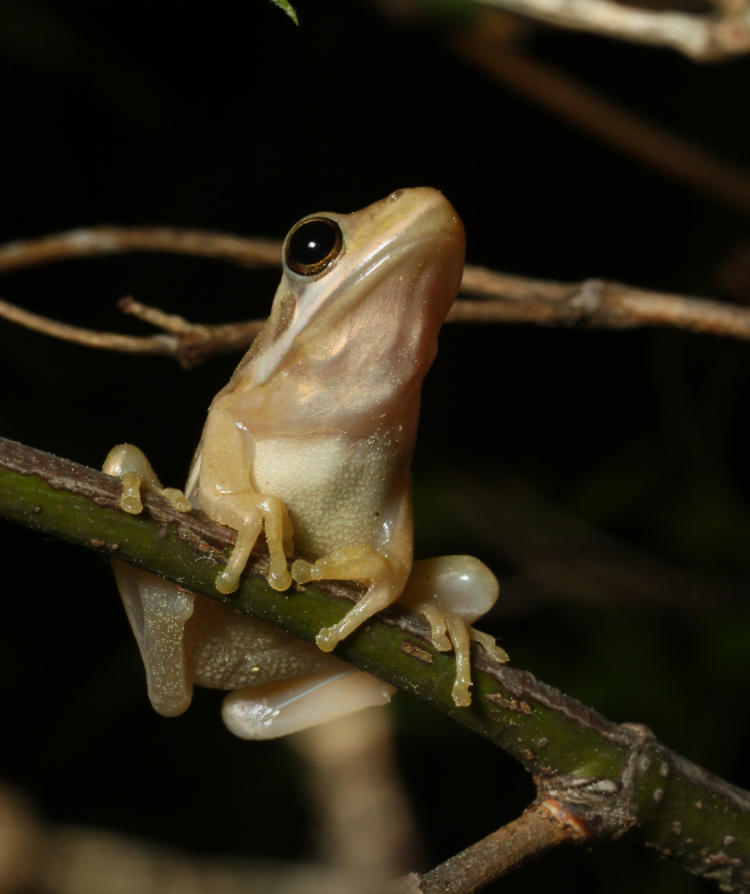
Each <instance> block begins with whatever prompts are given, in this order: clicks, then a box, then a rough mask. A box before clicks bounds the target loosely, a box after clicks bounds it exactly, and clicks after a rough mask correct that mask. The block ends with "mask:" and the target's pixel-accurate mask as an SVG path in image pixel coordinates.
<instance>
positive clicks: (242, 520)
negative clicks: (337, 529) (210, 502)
mask: <svg viewBox="0 0 750 894" xmlns="http://www.w3.org/2000/svg"><path fill="white" fill-rule="evenodd" d="M235 499H237V497H236V495H235ZM242 509H243V514H242V516H240V517H239V518H238V513H237V512H234V513H232V512H229V511H228V512H224V511H222V510H223V507H221V506H220V505H219V507H218V511H216V512H215V513H214V517H215V518H216V520H217V521H219V522H221V523H222V524H225V525H229V526H230V527H233V528H236V529H237V540H236V542H235V545H234V547H233V548H232V552H231V553H230V554H229V559H228V560H227V564H226V566H225V567H224V568H223V569H222V570H221V571H220V572H219V573H218V575H217V576H216V581H215V586H216V589H217V590H218V591H219V592H220V593H224V594H225V595H228V594H230V593H234V591H235V590H236V589H237V587H239V585H240V577H241V575H242V572H243V571H244V570H245V565H247V561H248V559H249V558H250V553H251V552H252V550H253V547H254V546H255V542H256V540H257V539H258V536H259V535H260V531H261V528H264V529H265V534H266V543H267V544H268V557H269V569H268V575H267V580H268V583H269V584H270V585H271V586H272V587H273V589H274V590H278V591H283V590H288V589H289V587H290V586H291V585H292V576H291V574H290V573H289V570H288V568H287V563H286V556H287V553H290V552H291V551H292V523H291V521H290V519H289V514H288V513H287V511H286V506H284V503H283V502H282V501H281V500H280V499H279V498H278V497H274V496H270V495H268V494H255V493H251V494H247V495H245V496H244V499H243V505H242Z"/></svg>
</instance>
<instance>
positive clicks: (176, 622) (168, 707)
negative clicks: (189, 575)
mask: <svg viewBox="0 0 750 894" xmlns="http://www.w3.org/2000/svg"><path fill="white" fill-rule="evenodd" d="M112 570H113V571H114V573H115V580H116V581H117V588H118V589H119V591H120V596H121V597H122V601H123V604H124V605H125V611H126V612H127V615H128V620H129V621H130V626H131V627H132V628H133V633H134V634H135V638H136V641H137V643H138V648H139V650H140V653H141V658H142V659H143V664H144V666H145V668H146V682H147V686H148V697H149V699H150V701H151V704H152V705H153V707H154V710H156V711H158V713H159V714H163V715H164V716H165V717H176V716H177V715H178V714H182V712H183V711H185V710H187V708H188V707H189V706H190V701H191V699H192V696H193V684H192V680H191V679H190V676H189V673H188V668H187V662H186V655H185V641H184V632H185V624H186V623H187V621H188V619H189V618H190V616H191V615H192V614H193V603H194V600H195V594H194V593H190V592H189V591H187V590H183V589H182V588H181V587H178V586H177V585H176V584H172V583H169V581H166V580H164V578H162V577H158V576H157V575H155V574H151V573H150V572H148V571H142V570H140V569H137V568H133V567H131V566H130V565H126V564H124V563H123V562H117V561H113V562H112Z"/></svg>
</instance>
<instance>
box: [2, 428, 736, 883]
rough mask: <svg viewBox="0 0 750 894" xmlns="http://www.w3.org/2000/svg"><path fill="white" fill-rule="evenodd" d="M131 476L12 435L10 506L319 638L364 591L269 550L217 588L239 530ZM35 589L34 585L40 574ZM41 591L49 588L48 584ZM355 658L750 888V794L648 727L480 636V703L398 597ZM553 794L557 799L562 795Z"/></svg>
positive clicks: (37, 522)
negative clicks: (279, 585) (282, 583)
mask: <svg viewBox="0 0 750 894" xmlns="http://www.w3.org/2000/svg"><path fill="white" fill-rule="evenodd" d="M120 494H121V483H120V482H119V481H118V480H117V479H115V478H111V477H109V476H107V475H103V474H102V473H100V472H95V471H94V470H93V469H87V468H85V467H82V466H78V465H76V464H75V463H72V462H69V461H67V460H62V459H59V458H58V457H54V456H51V455H50V454H45V453H42V452H41V451H37V450H33V449H32V448H30V447H25V446H24V445H21V444H16V443H14V442H12V441H8V440H6V439H0V515H2V516H4V517H7V518H9V519H12V520H15V521H18V522H19V523H21V524H24V525H26V526H28V527H30V528H32V529H35V530H38V531H43V532H45V533H47V534H51V535H53V536H57V537H62V538H64V539H66V540H68V541H71V542H74V543H78V544H80V545H82V546H86V547H87V548H89V549H92V550H95V551H96V552H97V553H99V554H100V555H104V556H107V557H116V558H119V559H121V560H122V561H125V562H130V563H132V564H136V565H138V566H139V567H143V568H147V569H148V570H150V571H153V572H154V573H156V574H159V575H161V576H163V577H165V578H167V579H168V580H171V581H174V582H176V583H179V584H180V585H181V586H184V587H187V588H188V589H190V590H193V591H195V592H199V593H204V594H205V595H207V596H210V597H211V598H214V599H218V600H219V601H220V602H223V603H226V604H229V605H231V606H232V607H233V608H234V609H237V610H239V611H245V612H248V613H250V614H253V615H256V616H257V617H260V618H262V619H263V620H265V621H268V622H269V623H272V624H276V625H277V626H281V627H282V628H283V629H285V630H286V631H287V632H289V633H293V634H295V635H297V636H300V637H301V638H303V639H305V640H307V641H308V642H313V641H314V638H315V635H316V633H317V631H318V630H319V629H320V628H321V627H322V626H325V625H326V624H329V623H333V622H335V621H336V620H337V619H338V618H340V617H341V616H342V615H343V613H344V612H345V610H346V608H347V607H348V605H347V604H346V603H342V601H341V600H342V599H345V600H348V601H351V600H356V599H357V598H358V596H359V593H360V590H359V588H358V587H357V586H355V585H352V584H348V585H344V584H341V583H336V582H328V583H327V584H326V586H325V587H324V586H320V585H316V586H309V585H308V586H306V587H305V588H303V589H298V590H294V591H290V592H289V593H287V594H286V595H285V596H284V597H283V598H280V597H279V594H278V593H276V591H274V590H272V589H271V588H270V586H269V585H268V584H267V583H266V581H265V578H264V576H263V575H264V573H266V571H267V558H266V557H265V556H263V555H262V554H257V555H255V556H254V557H253V559H252V561H251V562H250V563H249V568H248V572H247V574H246V575H245V576H244V578H243V580H242V583H241V586H240V588H239V590H238V591H237V593H236V594H234V595H233V596H231V597H226V596H221V595H220V594H219V593H218V592H217V591H216V589H215V587H214V580H215V576H216V572H217V568H218V565H217V560H218V561H221V557H222V555H223V554H224V552H225V551H226V549H227V548H228V547H230V546H231V544H232V543H233V542H234V538H235V534H236V532H234V531H232V530H231V529H229V528H225V527H223V526H221V525H218V524H217V523H216V522H213V521H211V520H210V519H208V518H206V517H205V516H203V515H202V514H201V513H198V512H190V513H180V512H177V511H176V510H175V509H173V508H172V507H171V505H170V504H169V502H168V501H167V500H165V499H164V498H162V497H160V496H158V495H154V494H150V493H149V494H146V495H145V497H144V506H145V511H144V513H143V514H142V515H141V516H138V517H135V516H130V515H127V514H126V513H124V512H121V511H113V510H117V507H118V506H119V499H120ZM24 594H25V595H24V598H34V597H33V595H31V594H30V593H29V590H28V582H26V584H25V587H24ZM39 598H40V599H41V598H42V596H41V595H40V597H39ZM336 653H337V654H338V655H339V656H340V657H342V658H343V659H345V660H347V661H350V662H351V663H353V664H357V665H358V666H360V667H363V668H364V669H366V670H368V671H370V672H371V673H374V674H376V675H377V676H379V677H381V678H382V679H384V680H386V681H387V682H391V683H393V684H394V685H396V686H399V687H401V688H403V689H406V690H407V691H409V692H411V693H413V694H414V695H416V696H418V697H419V698H421V699H423V700H425V701H427V702H428V703H429V704H431V705H433V706H434V707H437V708H439V709H440V710H442V711H444V712H445V713H447V714H449V715H450V716H451V717H453V718H454V720H456V722H458V723H460V724H462V725H463V726H466V727H467V728H468V729H471V730H473V731H474V732H477V733H479V734H480V735H482V736H484V737H486V738H488V739H490V740H491V741H493V742H494V743H495V744H497V745H498V746H499V747H501V748H503V749H504V750H505V751H506V752H507V753H508V754H510V755H512V756H514V757H516V758H517V759H518V760H519V761H520V762H521V763H522V764H523V765H524V766H525V767H526V768H527V769H528V770H529V771H530V772H531V773H532V774H533V776H534V779H535V782H536V784H537V788H538V791H539V797H540V799H551V800H552V801H555V802H557V803H559V804H560V805H562V809H563V810H564V811H565V812H566V813H567V814H568V815H569V817H570V818H571V819H572V818H575V821H576V822H577V823H580V824H581V825H582V828H584V830H585V834H586V835H591V836H593V838H595V839H596V840H603V839H607V840H611V839H615V838H618V837H619V836H621V835H622V834H624V833H625V832H626V831H627V830H628V829H631V828H634V827H636V826H638V827H640V829H641V832H642V834H643V836H644V840H645V841H646V842H647V843H648V844H649V846H650V847H653V848H655V849H657V850H658V851H660V852H661V853H662V854H664V855H665V856H669V857H672V858H674V859H676V860H678V861H679V862H680V863H681V864H682V865H683V866H684V867H685V868H686V869H688V870H689V871H691V872H694V873H696V874H698V875H702V876H704V877H706V878H710V879H713V880H714V881H716V882H717V883H718V884H719V885H720V886H721V887H722V890H725V891H730V890H731V891H737V892H745V894H747V892H750V793H748V792H745V791H742V790H741V789H739V788H736V787H735V786H732V785H730V784H729V783H727V782H725V781H723V780H722V779H719V778H717V777H715V776H713V775H712V774H711V773H709V772H707V771H706V770H704V769H702V768H701V767H698V766H696V765H695V764H693V763H691V762H690V761H687V760H686V759H685V758H683V757H681V756H680V755H679V754H676V753H675V752H673V751H671V750H670V749H668V748H666V747H665V746H664V745H662V744H661V743H660V742H658V741H657V740H656V739H655V738H654V736H653V734H652V733H651V732H650V731H649V730H648V729H646V728H645V727H640V726H637V725H633V724H622V725H619V726H618V725H617V724H614V723H612V722H610V721H608V720H606V719H605V718H604V717H602V716H601V715H599V714H597V713H596V712H595V711H593V710H591V709H590V708H586V707H585V706H584V705H582V704H580V702H577V701H576V700H575V699H573V698H571V697H570V696H568V695H566V694H564V693H562V692H560V691H559V690H556V689H554V688H553V687H551V686H548V685H546V684H544V683H542V682H540V681H539V680H536V679H535V678H534V677H533V676H532V675H531V674H530V673H528V672H527V671H523V670H520V669H518V668H514V667H512V666H509V665H507V664H500V663H499V662H497V661H496V660H495V659H494V658H493V656H492V655H489V654H487V653H485V652H484V650H483V649H482V648H481V647H478V646H475V647H474V649H473V652H472V664H473V676H474V681H475V682H474V688H473V691H472V706H471V708H470V709H466V708H458V707H457V706H456V705H455V704H454V702H453V699H452V695H451V692H452V685H453V680H454V676H455V663H454V661H453V658H452V656H450V655H449V654H446V653H441V652H437V651H436V650H435V649H434V648H433V647H432V646H431V643H430V640H429V634H428V627H427V625H426V624H425V623H424V621H423V620H421V619H419V618H418V617H417V616H415V615H413V614H412V613H411V612H407V611H405V610H403V609H401V608H399V607H395V608H392V609H389V610H388V611H387V612H383V613H381V614H380V615H378V616H377V617H376V618H373V619H371V620H370V621H369V622H368V623H367V624H366V625H363V627H362V628H361V629H360V630H359V631H357V632H355V633H354V634H352V635H351V636H350V637H347V639H346V640H344V641H343V642H342V643H341V644H340V645H339V646H338V647H337V649H336ZM550 803H551V802H550Z"/></svg>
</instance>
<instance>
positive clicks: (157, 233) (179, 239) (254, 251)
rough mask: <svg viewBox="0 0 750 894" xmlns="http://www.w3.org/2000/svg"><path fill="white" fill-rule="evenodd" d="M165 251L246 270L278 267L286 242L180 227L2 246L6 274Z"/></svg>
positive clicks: (113, 230)
mask: <svg viewBox="0 0 750 894" xmlns="http://www.w3.org/2000/svg"><path fill="white" fill-rule="evenodd" d="M129 251H160V252H170V253H173V254H186V255H195V256H198V257H205V258H216V259H217V260H221V261H229V262H231V263H232V264H239V265H241V266H243V267H276V266H278V264H279V262H280V261H281V243H280V242H278V241H277V240H274V239H260V238H255V237H254V238H249V237H247V238H246V237H243V236H234V235H232V234H231V233H211V232H207V231H205V230H183V229H175V228H174V227H113V226H100V227H87V228H85V229H79V230H69V231H68V232H66V233H58V234H56V235H53V236H42V237H41V238H39V239H27V240H21V239H19V240H16V241H14V242H8V243H6V244H5V245H3V246H0V273H7V272H8V271H11V270H22V269H23V268H25V267H38V266H40V265H41V264H51V263H53V262H54V261H66V260H68V259H69V258H84V257H94V256H97V255H113V254H123V253H126V252H129Z"/></svg>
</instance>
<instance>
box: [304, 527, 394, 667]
mask: <svg viewBox="0 0 750 894" xmlns="http://www.w3.org/2000/svg"><path fill="white" fill-rule="evenodd" d="M292 577H293V578H294V580H295V581H296V582H297V583H298V584H304V583H308V582H309V581H313V580H364V581H370V586H369V588H368V589H367V592H366V593H365V594H364V595H363V596H362V598H361V599H360V600H359V601H358V602H357V603H356V604H355V605H354V606H353V607H352V608H351V609H350V610H349V611H348V612H347V613H346V614H345V615H344V617H343V618H342V619H341V620H340V621H339V622H338V623H337V624H334V625H332V626H331V627H324V628H323V629H322V630H320V631H319V633H318V635H317V636H316V637H315V642H316V644H317V645H318V648H320V649H322V650H323V651H324V652H330V651H331V650H332V649H334V648H335V647H336V645H337V644H338V643H339V642H340V641H341V640H342V639H344V638H345V637H347V636H348V635H349V634H350V633H351V632H352V631H354V630H356V629H357V627H359V626H360V625H361V624H363V623H364V622H365V621H366V620H367V619H368V618H371V617H372V616H373V615H376V614H377V613H378V612H379V611H382V610H383V609H384V608H387V607H388V606H389V605H391V604H392V603H393V602H395V601H396V600H397V599H398V597H399V594H400V593H401V591H402V590H403V588H404V584H405V582H406V579H407V577H408V571H407V569H406V568H405V567H404V566H403V564H402V563H400V562H398V561H397V560H396V559H394V558H393V557H391V556H389V555H388V554H387V553H380V552H378V551H377V550H376V549H375V548H374V547H373V546H371V545H370V544H369V543H358V544H355V545H353V546H347V547H343V548H341V549H337V550H334V551H333V552H331V553H329V554H328V555H327V556H324V557H323V558H321V559H318V560H317V562H306V561H305V560H304V559H297V560H296V561H295V562H294V564H293V565H292Z"/></svg>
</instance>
